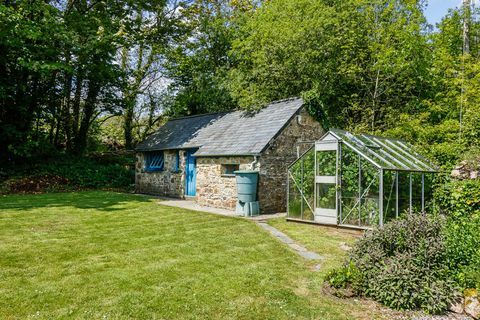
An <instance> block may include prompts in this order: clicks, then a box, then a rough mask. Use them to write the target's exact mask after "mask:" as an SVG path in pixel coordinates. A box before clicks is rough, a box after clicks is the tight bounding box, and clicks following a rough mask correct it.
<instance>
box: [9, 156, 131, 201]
mask: <svg viewBox="0 0 480 320" xmlns="http://www.w3.org/2000/svg"><path fill="white" fill-rule="evenodd" d="M29 160H30V161H29V162H28V163H21V164H16V165H14V166H11V167H7V168H5V169H2V171H0V177H1V180H0V181H1V183H0V193H41V192H57V191H71V190H85V189H115V190H123V191H130V190H133V184H134V165H135V163H134V157H133V155H132V154H123V155H122V154H113V153H110V154H108V153H107V154H92V155H90V156H88V157H87V156H84V157H73V156H65V155H60V156H58V155H57V156H56V157H55V156H53V157H48V158H42V159H35V158H32V159H29Z"/></svg>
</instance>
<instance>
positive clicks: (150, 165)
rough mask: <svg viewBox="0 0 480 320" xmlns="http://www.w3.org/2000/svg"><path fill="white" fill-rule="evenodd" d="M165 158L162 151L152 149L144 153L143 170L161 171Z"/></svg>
mask: <svg viewBox="0 0 480 320" xmlns="http://www.w3.org/2000/svg"><path fill="white" fill-rule="evenodd" d="M164 164H165V159H164V155H163V151H154V152H146V153H145V171H146V172H155V171H163V167H164Z"/></svg>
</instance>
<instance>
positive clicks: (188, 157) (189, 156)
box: [184, 149, 197, 197]
mask: <svg viewBox="0 0 480 320" xmlns="http://www.w3.org/2000/svg"><path fill="white" fill-rule="evenodd" d="M196 151H197V150H196V149H187V150H185V192H184V193H185V196H187V197H194V196H196V194H197V158H196V157H195V156H193V154H194V153H195V152H196ZM191 164H193V171H192V175H191V178H189V176H190V170H191V168H190V165H191ZM190 184H193V190H191V188H192V186H190ZM189 186H190V188H189Z"/></svg>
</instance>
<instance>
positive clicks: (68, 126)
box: [62, 52, 73, 151]
mask: <svg viewBox="0 0 480 320" xmlns="http://www.w3.org/2000/svg"><path fill="white" fill-rule="evenodd" d="M65 56H66V58H65V60H66V63H67V64H68V63H69V62H70V59H71V54H70V52H67V53H66V55H65ZM72 79H73V77H72V73H71V72H68V71H67V72H66V73H65V84H64V86H65V87H64V91H63V103H62V120H63V123H62V125H63V130H64V131H65V148H66V149H67V150H68V151H70V150H72V114H71V112H70V104H71V101H70V95H71V92H72Z"/></svg>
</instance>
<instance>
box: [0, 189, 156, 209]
mask: <svg viewBox="0 0 480 320" xmlns="http://www.w3.org/2000/svg"><path fill="white" fill-rule="evenodd" d="M150 201H151V197H149V196H145V195H136V194H127V193H115V192H106V191H85V192H68V193H47V194H38V195H8V196H0V213H1V212H2V211H3V210H13V211H23V210H30V209H38V208H59V207H73V208H77V209H96V210H102V211H117V210H124V209H125V208H123V206H122V204H127V203H129V204H131V203H132V202H140V203H145V202H150Z"/></svg>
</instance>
